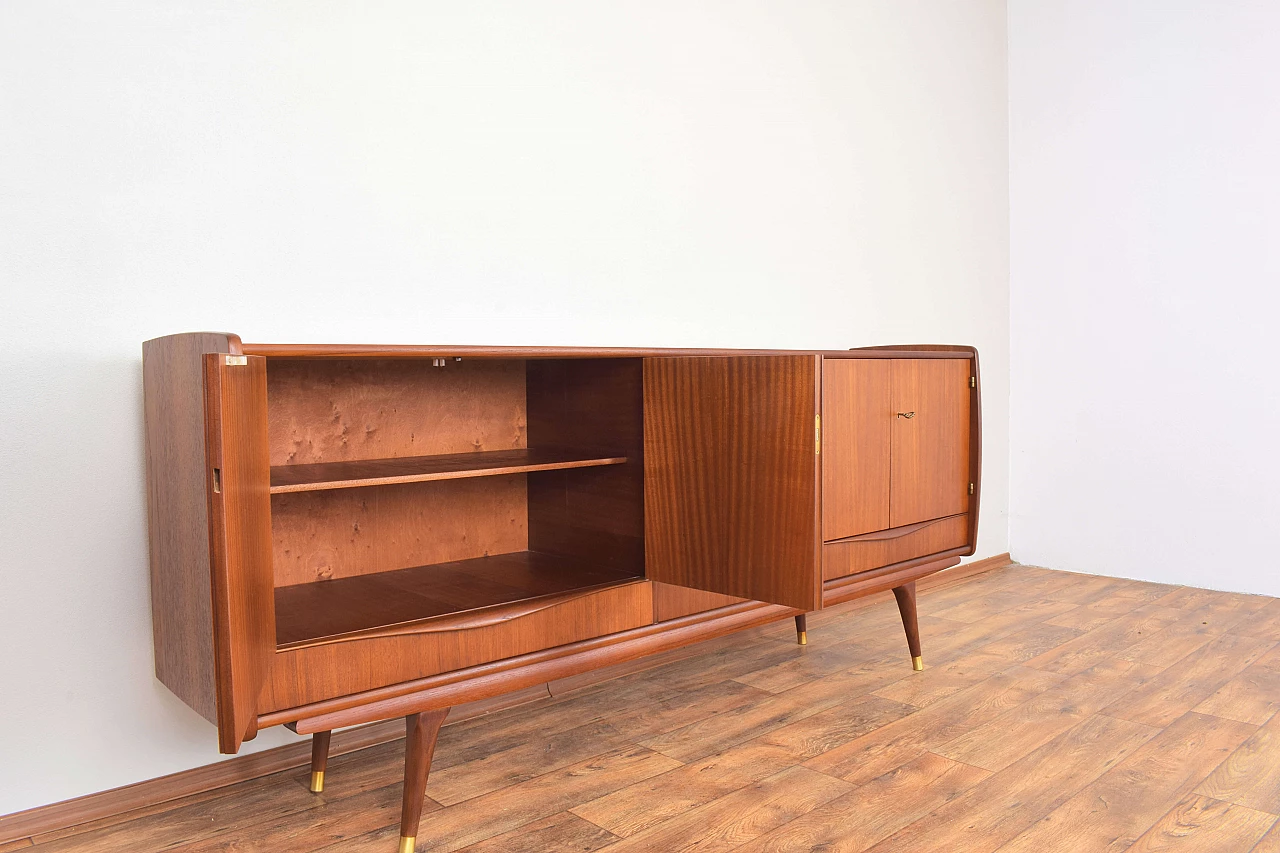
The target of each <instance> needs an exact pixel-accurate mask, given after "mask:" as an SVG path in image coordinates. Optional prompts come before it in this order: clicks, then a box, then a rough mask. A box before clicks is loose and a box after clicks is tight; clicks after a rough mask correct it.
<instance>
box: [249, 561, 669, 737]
mask: <svg viewBox="0 0 1280 853" xmlns="http://www.w3.org/2000/svg"><path fill="white" fill-rule="evenodd" d="M652 620H653V599H652V597H651V592H650V589H649V585H648V584H647V583H645V582H632V583H624V584H621V585H618V586H608V587H603V588H598V589H594V590H588V591H584V592H581V593H579V594H577V595H574V596H572V597H569V598H565V599H562V600H560V601H559V602H558V603H556V604H553V605H552V606H550V607H546V608H543V609H536V610H533V611H531V612H525V613H522V614H513V618H510V619H506V620H500V621H497V622H494V623H493V624H488V625H482V626H479V627H471V628H467V627H462V628H457V629H455V630H442V631H436V632H433V633H408V634H393V635H391V636H373V637H367V638H359V639H353V640H346V641H343V642H329V643H324V644H320V645H306V646H301V647H293V648H289V649H284V650H281V651H280V652H278V653H276V655H275V657H274V658H273V659H272V664H271V671H270V678H269V679H268V681H267V685H266V687H265V688H264V689H263V690H262V706H263V707H262V710H263V711H264V712H266V711H275V710H279V709H282V708H290V707H296V706H299V705H306V704H309V703H312V702H320V701H322V700H325V699H330V698H333V697H338V696H346V695H348V694H354V693H359V692H361V691H366V690H372V689H374V688H378V687H382V686H385V685H393V684H399V683H403V682H410V681H412V680H414V679H419V678H424V677H426V676H430V675H436V674H438V673H444V672H450V671H453V670H461V669H465V668H466V667H471V666H475V665H477V664H483V663H487V662H489V661H496V660H501V659H503V658H511V657H515V656H518V655H523V654H527V653H529V652H533V651H537V650H539V649H545V648H549V647H554V646H560V645H564V644H569V643H574V642H577V641H580V640H585V639H587V638H590V637H597V636H601V635H605V634H613V633H616V632H620V631H626V630H628V629H632V628H637V627H640V626H642V625H648V624H649V623H650V622H651V621H652ZM272 648H273V649H274V644H273V646H272ZM545 680H547V679H543V681H545ZM532 683H533V682H529V683H528V684H521V685H519V687H526V686H529V684H532ZM479 698H483V697H481V696H471V697H467V698H465V699H463V700H462V701H471V700H472V699H479ZM448 704H458V703H453V702H451V703H448ZM405 713H408V711H406V712H405ZM391 716H404V714H402V713H396V714H384V715H382V716H381V717H369V718H368V719H365V720H364V721H363V722H371V721H373V720H375V719H386V718H387V717H391Z"/></svg>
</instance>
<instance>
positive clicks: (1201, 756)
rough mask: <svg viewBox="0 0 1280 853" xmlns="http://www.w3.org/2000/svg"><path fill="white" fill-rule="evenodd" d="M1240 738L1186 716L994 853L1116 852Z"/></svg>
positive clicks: (1229, 728) (1226, 727)
mask: <svg viewBox="0 0 1280 853" xmlns="http://www.w3.org/2000/svg"><path fill="white" fill-rule="evenodd" d="M1248 734H1249V728H1248V727H1247V726H1243V725H1241V724H1240V723H1237V722H1234V721H1231V720H1220V719H1217V718H1214V717H1205V716H1201V715H1198V714H1188V715H1186V716H1185V717H1182V718H1180V719H1179V720H1178V721H1177V722H1175V723H1174V724H1173V725H1171V726H1169V727H1168V728H1167V729H1164V730H1163V731H1159V730H1157V731H1156V734H1155V737H1153V738H1151V739H1150V740H1149V741H1147V743H1145V744H1143V746H1142V747H1141V748H1140V749H1138V750H1136V751H1135V752H1134V753H1133V754H1132V755H1130V756H1129V757H1127V758H1126V759H1124V760H1123V761H1121V762H1118V763H1117V764H1116V766H1115V767H1113V768H1111V769H1109V770H1108V771H1107V772H1106V773H1105V774H1102V775H1101V776H1099V778H1097V779H1096V780H1094V781H1092V782H1091V783H1090V784H1089V785H1087V786H1085V787H1083V788H1081V789H1078V792H1076V793H1074V794H1073V795H1072V796H1070V797H1069V798H1065V799H1064V801H1063V802H1062V804H1061V805H1059V806H1058V807H1057V808H1054V809H1052V810H1051V811H1050V812H1049V813H1048V814H1047V815H1045V816H1044V817H1042V818H1041V819H1040V821H1039V822H1037V823H1036V824H1035V825H1034V826H1032V827H1030V828H1029V829H1027V830H1026V831H1024V832H1022V833H1020V834H1019V835H1018V836H1017V837H1016V838H1015V839H1013V840H1011V841H1010V842H1009V844H1007V845H1006V846H1005V847H1002V848H1001V853H1032V851H1036V853H1039V851H1044V850H1046V849H1056V848H1058V847H1059V846H1065V847H1066V848H1068V849H1073V850H1108V851H1110V850H1115V851H1124V850H1126V849H1127V848H1128V847H1129V846H1130V845H1131V844H1132V843H1133V842H1134V841H1136V840H1137V838H1138V837H1139V836H1140V835H1142V833H1143V832H1144V831H1145V830H1146V829H1148V828H1149V827H1150V826H1151V825H1152V824H1153V823H1154V822H1155V821H1157V820H1159V819H1160V817H1161V815H1163V814H1164V813H1165V811H1166V810H1167V809H1168V807H1169V805H1171V804H1173V803H1176V802H1178V801H1179V800H1180V799H1181V798H1182V797H1183V796H1185V795H1186V794H1187V793H1189V792H1190V791H1191V789H1192V788H1193V787H1195V785H1196V782H1197V780H1199V779H1202V778H1203V777H1204V776H1205V774H1207V773H1208V772H1209V771H1210V770H1211V769H1212V768H1213V767H1214V765H1216V764H1217V763H1219V762H1220V761H1222V759H1223V758H1224V757H1226V755H1227V754H1228V753H1229V752H1230V751H1231V750H1232V749H1233V748H1234V747H1235V746H1237V745H1238V744H1239V743H1240V742H1241V741H1243V740H1244V739H1245V738H1246V737H1248Z"/></svg>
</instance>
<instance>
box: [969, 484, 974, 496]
mask: <svg viewBox="0 0 1280 853" xmlns="http://www.w3.org/2000/svg"><path fill="white" fill-rule="evenodd" d="M969 494H973V483H970V484H969Z"/></svg>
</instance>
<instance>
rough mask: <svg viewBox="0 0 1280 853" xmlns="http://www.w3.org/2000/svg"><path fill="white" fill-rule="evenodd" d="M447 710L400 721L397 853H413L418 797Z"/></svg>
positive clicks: (419, 809)
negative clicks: (401, 795) (401, 778)
mask: <svg viewBox="0 0 1280 853" xmlns="http://www.w3.org/2000/svg"><path fill="white" fill-rule="evenodd" d="M448 714H449V709H448V708H444V709H442V710H439V711H424V712H422V713H421V714H410V715H409V716H407V717H405V718H404V725H405V742H404V802H403V804H402V806H401V810H400V853H413V846H414V843H415V841H416V840H417V837H418V823H419V821H420V820H421V818H422V798H423V797H425V796H426V793H427V774H429V773H430V772H431V756H432V754H433V753H434V752H435V751H436V737H437V736H438V735H439V734H440V726H441V725H443V724H444V718H445V717H446V716H448Z"/></svg>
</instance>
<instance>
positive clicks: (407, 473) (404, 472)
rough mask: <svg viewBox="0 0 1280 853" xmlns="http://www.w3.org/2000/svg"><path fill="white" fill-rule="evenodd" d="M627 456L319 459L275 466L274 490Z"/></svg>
mask: <svg viewBox="0 0 1280 853" xmlns="http://www.w3.org/2000/svg"><path fill="white" fill-rule="evenodd" d="M626 461H627V457H625V456H609V455H600V454H599V453H598V452H595V451H582V450H569V449H564V448H521V449H518V450H484V451H475V452H471V453H447V454H439V455H436V456H404V457H400V458H396V459H361V460H356V461H352V462H316V463H312V464H308V465H273V466H271V494H273V495H276V494H281V493H284V492H314V491H322V490H324V489H354V488H358V487H361V486H384V485H390V484H393V483H423V482H427V481H429V480H458V479H462V478H466V477H493V476H497V475H500V474H524V473H529V472H532V471H558V470H563V469H566V468H592V467H596V466H600V465H621V464H623V463H625V462H626Z"/></svg>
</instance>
